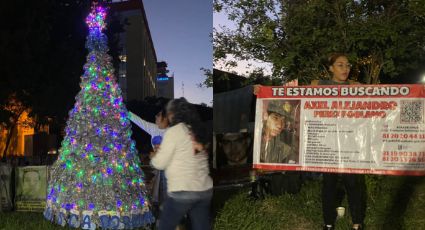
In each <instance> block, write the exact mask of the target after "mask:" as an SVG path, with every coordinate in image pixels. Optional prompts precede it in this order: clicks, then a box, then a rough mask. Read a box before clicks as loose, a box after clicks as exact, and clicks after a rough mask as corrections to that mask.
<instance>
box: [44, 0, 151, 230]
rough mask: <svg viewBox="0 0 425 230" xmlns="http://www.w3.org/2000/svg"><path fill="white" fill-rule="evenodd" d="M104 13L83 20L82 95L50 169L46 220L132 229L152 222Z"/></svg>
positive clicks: (98, 10)
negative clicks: (108, 41)
mask: <svg viewBox="0 0 425 230" xmlns="http://www.w3.org/2000/svg"><path fill="white" fill-rule="evenodd" d="M105 17H106V10H105V8H103V7H101V6H99V5H97V4H94V5H93V6H92V11H91V13H90V14H89V15H88V17H87V19H86V23H87V25H88V27H89V35H88V36H87V42H86V48H87V49H88V50H89V54H88V55H87V62H86V64H85V65H84V74H83V75H82V76H81V83H80V87H81V90H80V92H79V93H78V94H77V96H76V102H75V106H74V108H73V109H72V110H71V111H70V112H69V119H68V121H67V127H66V129H65V132H66V135H65V138H64V140H63V141H62V145H61V148H60V150H59V152H60V155H59V157H58V160H57V161H56V162H55V163H54V164H53V165H52V167H51V170H50V172H51V173H50V176H49V185H48V190H47V194H48V195H47V204H46V208H45V211H44V216H45V218H46V219H48V220H50V221H53V222H56V223H57V224H59V225H62V226H65V225H66V224H68V225H70V226H71V227H81V228H83V229H95V228H96V227H102V228H110V229H118V228H119V229H123V228H125V229H131V228H135V227H141V226H144V225H147V224H150V223H152V222H153V221H154V218H153V216H152V213H151V211H150V203H149V199H148V195H147V192H146V186H145V183H144V180H143V177H144V174H143V171H142V170H141V168H140V166H139V165H140V161H139V158H138V156H137V150H136V146H135V142H134V141H133V140H132V139H131V134H132V133H131V124H130V122H129V119H128V111H127V109H126V108H125V106H124V104H123V99H122V96H121V95H122V93H121V90H120V88H119V86H118V84H117V82H116V79H115V77H114V74H113V73H114V69H113V67H112V64H111V57H110V56H109V55H108V54H107V52H108V47H107V37H106V35H105V34H104V33H103V32H102V30H103V29H105V27H106V23H105Z"/></svg>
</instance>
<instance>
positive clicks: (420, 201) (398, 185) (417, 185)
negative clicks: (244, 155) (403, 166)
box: [0, 175, 425, 230]
mask: <svg viewBox="0 0 425 230" xmlns="http://www.w3.org/2000/svg"><path fill="white" fill-rule="evenodd" d="M366 186H367V193H368V197H367V210H366V220H365V225H366V227H367V229H368V230H384V229H395V230H405V229H406V230H425V177H394V176H370V175H369V176H366ZM248 190H249V188H247V187H245V188H240V189H239V192H232V193H233V195H229V194H230V193H229V191H221V192H216V193H215V194H214V196H216V197H215V198H214V199H213V204H212V205H213V208H214V207H215V208H217V209H215V211H216V213H214V216H215V220H214V229H218V230H221V229H223V230H227V229H229V230H234V229H254V230H256V229H270V230H272V229H273V230H274V229H290V230H316V229H321V224H322V212H321V200H320V199H321V198H320V191H321V181H320V180H313V181H307V182H306V183H305V184H304V185H303V187H302V189H301V192H300V193H298V194H296V195H290V194H284V195H281V196H269V197H266V198H265V199H264V200H252V199H250V198H249V197H248ZM220 197H221V198H220ZM224 201H225V202H224ZM222 204H224V206H223V205H222ZM342 205H343V206H344V207H346V208H347V213H346V215H345V217H343V218H341V219H338V220H337V222H336V229H337V230H345V229H347V230H349V229H350V226H351V224H350V223H351V220H350V215H349V210H348V205H347V201H346V199H344V200H343V202H342ZM15 229H19V230H26V229H28V230H38V229H40V230H44V229H46V230H50V229H65V228H62V227H59V226H58V225H55V224H52V223H50V222H49V221H46V220H45V219H44V218H43V216H42V213H23V212H3V213H0V230H15Z"/></svg>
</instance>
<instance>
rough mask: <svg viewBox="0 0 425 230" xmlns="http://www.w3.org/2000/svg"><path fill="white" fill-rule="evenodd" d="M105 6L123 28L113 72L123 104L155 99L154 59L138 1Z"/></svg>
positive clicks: (152, 48)
mask: <svg viewBox="0 0 425 230" xmlns="http://www.w3.org/2000/svg"><path fill="white" fill-rule="evenodd" d="M109 6H110V7H111V11H113V12H114V13H117V15H118V17H119V18H120V21H121V24H123V25H124V28H123V29H124V32H122V33H120V35H119V47H120V48H121V54H120V55H119V58H120V61H121V62H120V65H119V68H118V70H117V72H118V76H117V80H118V82H119V85H120V87H121V90H122V94H123V99H124V101H131V100H143V99H144V98H145V97H148V96H156V95H157V90H156V76H157V68H156V63H157V57H156V53H155V48H154V45H153V41H152V37H151V33H150V30H149V25H148V21H147V18H146V14H145V10H144V7H143V2H142V0H128V1H119V0H115V1H112V2H111V3H110V4H109Z"/></svg>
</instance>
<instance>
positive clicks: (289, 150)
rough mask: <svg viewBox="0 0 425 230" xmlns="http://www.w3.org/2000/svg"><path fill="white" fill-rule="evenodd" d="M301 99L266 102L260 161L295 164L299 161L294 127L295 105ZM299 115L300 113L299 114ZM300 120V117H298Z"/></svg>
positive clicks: (296, 105) (297, 104)
mask: <svg viewBox="0 0 425 230" xmlns="http://www.w3.org/2000/svg"><path fill="white" fill-rule="evenodd" d="M298 106H299V101H295V106H294V102H292V103H290V102H289V101H282V100H269V101H265V102H264V110H263V125H262V132H261V133H262V134H261V147H260V162H262V163H281V164H295V163H297V162H298V151H297V148H296V147H297V146H298V144H297V142H298V141H299V140H298V139H296V138H295V137H296V136H297V135H296V130H298V129H299V128H294V121H295V119H294V116H293V115H294V109H293V108H294V107H298ZM298 115H299V114H298ZM298 120H299V119H298Z"/></svg>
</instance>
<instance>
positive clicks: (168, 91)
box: [156, 61, 174, 99]
mask: <svg viewBox="0 0 425 230" xmlns="http://www.w3.org/2000/svg"><path fill="white" fill-rule="evenodd" d="M156 66H157V73H158V75H157V76H156V92H157V96H158V97H164V98H168V99H173V98H174V75H173V76H168V72H169V71H168V70H167V67H168V66H167V63H166V62H165V61H162V62H158V63H157V65H156Z"/></svg>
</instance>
